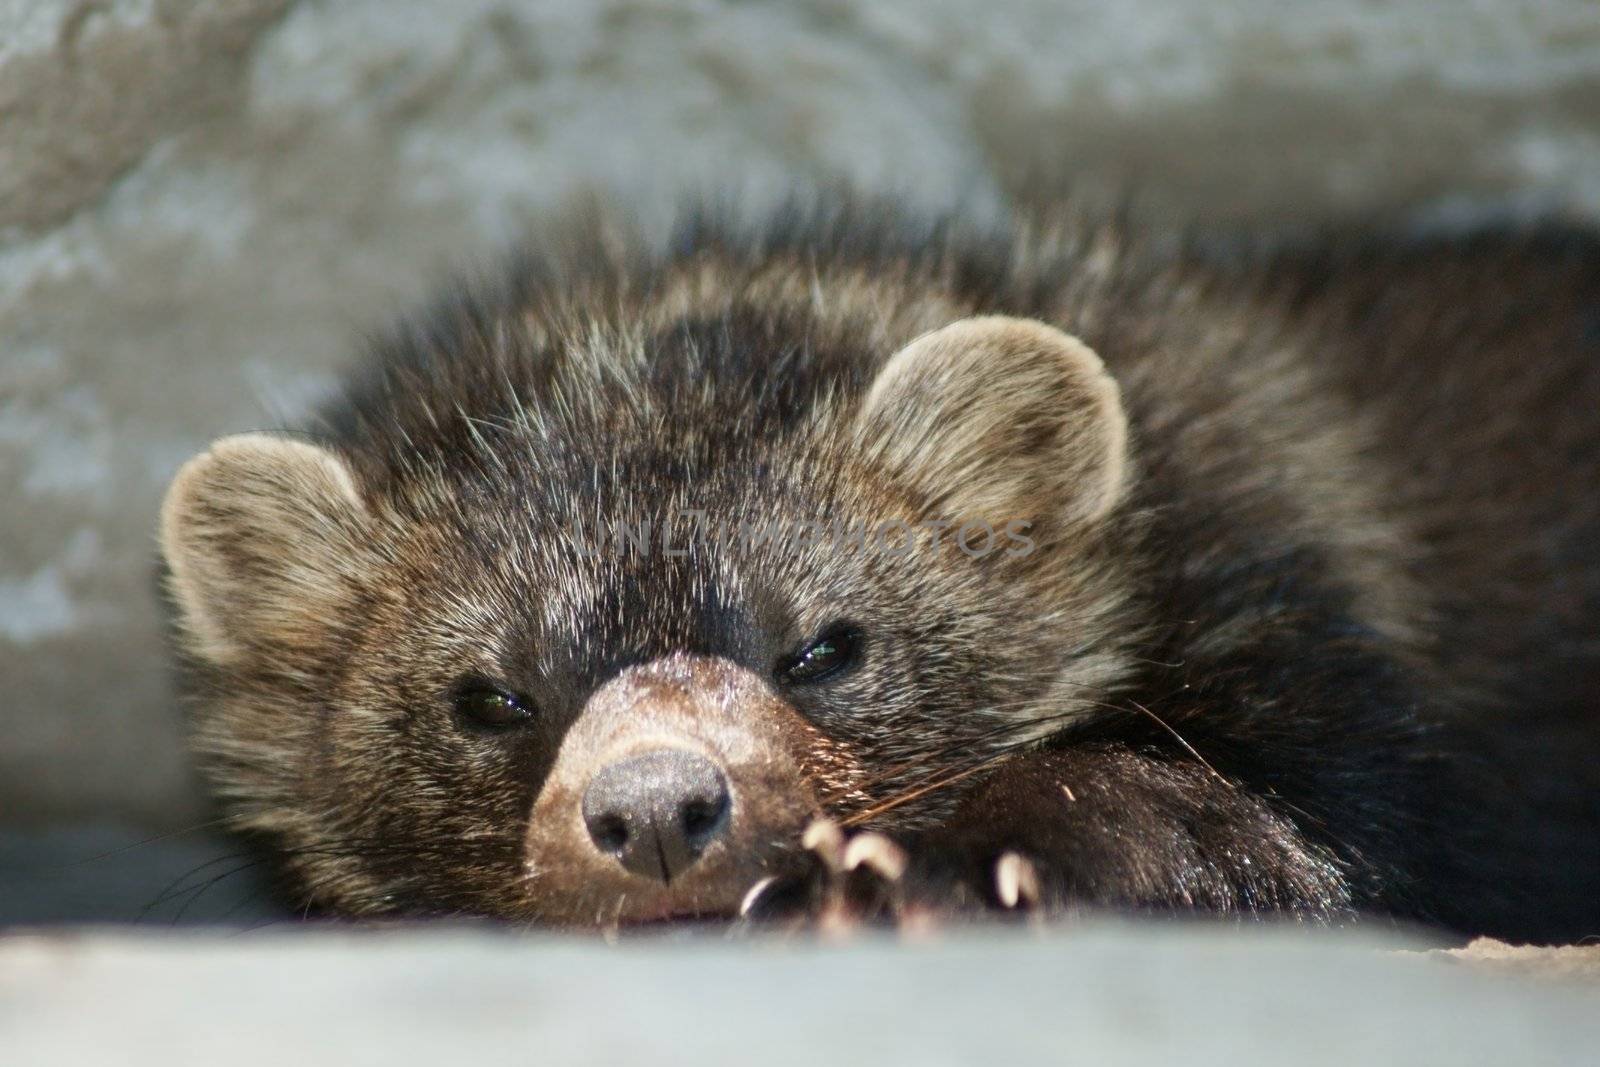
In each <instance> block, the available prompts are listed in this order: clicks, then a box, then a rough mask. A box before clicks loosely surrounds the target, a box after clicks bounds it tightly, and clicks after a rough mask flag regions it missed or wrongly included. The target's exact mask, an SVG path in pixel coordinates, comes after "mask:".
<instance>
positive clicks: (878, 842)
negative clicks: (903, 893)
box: [844, 831, 910, 882]
mask: <svg viewBox="0 0 1600 1067" xmlns="http://www.w3.org/2000/svg"><path fill="white" fill-rule="evenodd" d="M909 862H910V860H909V857H907V856H906V850H905V849H903V848H901V847H900V846H899V845H897V844H895V843H894V842H893V841H891V840H889V839H888V838H887V837H885V836H883V835H882V834H875V833H872V832H870V831H869V832H867V833H861V834H857V835H856V836H855V837H852V838H851V839H850V843H849V844H848V845H846V846H845V850H844V867H845V870H847V871H853V870H856V869H857V868H858V867H866V868H867V869H868V870H871V871H873V872H875V873H876V874H878V876H879V877H881V878H883V879H884V880H886V881H890V882H898V881H899V880H900V876H901V875H903V874H905V873H906V866H907V864H908V863H909Z"/></svg>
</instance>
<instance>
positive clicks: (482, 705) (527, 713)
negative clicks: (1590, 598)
mask: <svg viewBox="0 0 1600 1067" xmlns="http://www.w3.org/2000/svg"><path fill="white" fill-rule="evenodd" d="M455 703H456V714H458V715H460V716H461V717H462V718H464V719H467V720H469V721H470V722H473V723H476V724H478V725H480V726H502V727H503V726H517V725H519V724H521V723H524V722H527V721H528V720H529V719H531V718H533V712H532V711H531V710H530V709H529V707H528V705H527V704H526V703H525V702H524V701H523V700H522V698H521V697H518V696H514V695H513V694H511V693H508V692H506V691H505V690H504V689H500V688H498V687H496V686H492V685H488V684H485V683H483V682H468V683H465V684H463V685H462V686H461V687H460V688H459V689H457V690H456V696H455Z"/></svg>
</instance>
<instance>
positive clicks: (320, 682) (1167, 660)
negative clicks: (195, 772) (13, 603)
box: [161, 206, 1600, 939]
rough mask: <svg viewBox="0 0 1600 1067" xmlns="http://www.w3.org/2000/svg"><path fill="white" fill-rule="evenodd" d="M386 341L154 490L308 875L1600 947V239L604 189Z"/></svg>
mask: <svg viewBox="0 0 1600 1067" xmlns="http://www.w3.org/2000/svg"><path fill="white" fill-rule="evenodd" d="M585 234H586V235H585ZM377 347H378V351H376V352H375V353H374V354H373V355H372V357H371V359H370V360H369V361H368V362H367V364H366V365H365V366H364V367H363V369H362V370H361V372H360V373H359V374H357V375H355V376H353V377H352V379H351V381H350V383H349V385H348V388H347V390H346V391H345V392H344V394H343V395H342V396H341V397H340V399H339V400H338V401H337V402H336V403H335V404H333V405H332V406H330V407H329V409H328V410H327V411H326V412H325V413H324V414H323V416H322V417H321V418H319V419H318V420H316V421H315V422H314V423H313V424H312V425H310V426H308V427H307V428H306V429H305V430H304V431H302V432H299V433H293V434H288V433H283V434H259V433H258V434H247V435H241V436H235V437H229V438H224V439H222V440H220V441H218V442H216V443H215V444H214V445H213V446H212V447H211V448H210V449H209V450H208V451H207V452H205V453H204V454H202V455H200V456H198V457H197V458H195V459H194V460H192V461H191V462H190V463H189V464H188V465H187V466H186V467H185V468H184V469H183V470H182V472H181V473H180V474H179V475H178V477H177V479H176V480H175V481H174V483H173V485H172V488H171V490H170V492H169V495H168V497H167V500H166V503H165V506H164V511H163V515H162V526H161V539H162V546H163V550H164V554H165V560H166V563H167V567H168V578H169V588H170V592H171V595H172V598H173V601H174V602H175V604H176V608H177V621H178V626H177V630H178V634H179V639H180V645H181V649H182V652H183V656H184V659H185V662H186V663H187V665H188V667H189V672H188V674H189V677H190V678H191V681H192V685H191V690H192V694H193V697H194V711H193V715H194V744H195V748H196V751H197V753H198V755H199V758H200V759H201V761H202V764H203V766H204V768H205V770H206V772H207V774H208V775H209V778H210V780H211V781H212V782H213V783H214V785H215V788H216V791H217V793H218V796H219V798H220V800H221V802H222V803H223V805H224V806H225V809H226V810H227V812H228V813H229V815H230V817H231V818H232V820H233V821H234V823H235V824H236V825H237V826H238V827H239V828H240V829H242V830H245V831H247V832H249V833H252V834H254V835H257V836H259V837H260V838H262V839H264V840H265V841H267V842H268V843H269V845H270V847H271V848H273V849H274V850H275V851H276V852H277V853H278V854H279V855H280V856H281V857H282V860H283V864H284V867H285V869H286V871H287V872H288V874H289V876H290V877H291V879H292V881H293V884H294V885H295V887H296V892H298V893H299V894H301V896H300V901H301V902H302V903H304V904H306V905H308V906H315V907H319V908H322V909H325V910H327V911H331V912H334V913H338V914H346V915H357V916H364V915H395V914H399V915H441V914H473V915H488V916H497V917H503V918H506V919H511V920H517V921H531V922H537V923H546V924H554V925H562V926H569V927H594V926H598V927H609V926H617V925H629V924H636V923H644V922H655V921H662V920H687V919H694V920H699V921H718V920H724V919H734V918H736V917H739V916H741V915H743V916H744V917H745V918H746V919H755V918H760V917H766V918H781V919H785V920H789V921H799V922H825V921H830V919H839V918H844V919H846V920H865V921H872V920H884V921H889V922H902V923H909V922H912V921H920V920H922V919H931V920H933V921H940V920H945V919H954V918H962V917H971V916H977V915H985V914H994V915H1008V914H1016V913H1018V912H1029V913H1032V914H1038V915H1045V916H1053V915H1064V914H1073V913H1077V912H1081V911H1099V910H1107V909H1109V910H1115V911H1134V912H1143V913H1150V912H1153V913H1159V914H1174V913H1177V914H1192V913H1221V914H1228V915H1282V916H1289V917H1293V918H1299V919H1306V920H1312V921H1329V922H1338V921H1343V920H1346V919H1348V918H1351V917H1353V916H1359V915H1368V916H1383V917H1387V918H1392V919H1399V920H1405V921H1417V922H1424V923H1430V924H1436V925H1439V926H1443V927H1445V928H1449V929H1452V930H1456V931H1459V932H1463V933H1490V934H1497V935H1500V936H1503V937H1511V938H1530V939H1567V938H1574V937H1579V936H1582V935H1584V934H1595V933H1600V789H1597V783H1600V774H1597V772H1596V769H1595V768H1596V766H1597V764H1596V762H1595V761H1596V757H1597V756H1600V745H1597V743H1596V741H1597V738H1600V492H1597V475H1600V243H1597V242H1596V241H1595V240H1594V239H1593V238H1591V237H1589V236H1587V235H1584V234H1581V233H1570V232H1554V231H1545V230H1540V231H1536V232H1495V233H1480V234H1473V235H1466V236H1459V235H1458V236H1441V237H1431V238H1430V237H1417V236H1411V237H1379V236H1371V235H1367V236H1347V237H1342V238H1338V239H1334V240H1331V241H1326V242H1304V241H1303V242H1300V243H1297V244H1292V245H1274V244H1272V243H1270V242H1265V241H1251V240H1229V241H1212V242H1207V241H1200V240H1166V239H1163V238H1161V237H1160V236H1158V235H1149V234H1145V233H1142V232H1140V231H1139V230H1138V229H1137V228H1130V227H1128V226H1126V225H1122V224H1119V223H1116V222H1114V221H1105V220H1096V219H1093V218H1083V217H1078V216H1072V215H1069V214H1065V213H1064V214H1062V215H1061V216H1060V217H1057V218H1054V219H1041V220H1039V221H1036V222H1034V223H1029V224H1018V225H1017V226H1015V227H1014V228H1011V229H1007V230H1005V231H1003V232H995V233H982V234H973V233H963V232H961V228H960V227H959V226H954V225H948V224H935V225H927V226H919V225H917V224H915V223H912V222H907V221H905V220H897V219H894V218H893V212H890V211H885V210H882V209H881V208H880V207H878V206H874V207H873V208H871V209H856V208H849V207H844V208H839V209H836V210H818V211H809V212H794V213H789V214H786V215H782V216H780V217H778V218H776V219H774V220H773V221H770V222H768V223H766V224H764V225H761V224H757V225H726V226H724V225H720V224H717V223H715V222H708V221H704V220H701V221H699V222H696V223H693V224H690V225H689V226H687V227H686V228H685V229H684V230H683V232H681V233H680V235H679V237H678V239H676V240H675V241H674V242H673V243H672V244H671V246H670V247H669V248H668V249H666V250H664V251H663V250H659V249H658V250H651V249H648V248H646V247H644V246H643V245H642V244H641V243H639V242H634V241H632V240H630V239H628V238H626V237H619V236H617V233H616V232H615V231H613V230H610V229H607V228H606V227H604V226H597V227H593V228H590V229H588V230H585V231H584V233H581V234H579V235H578V236H576V237H572V238H569V239H567V240H565V241H564V242H555V241H553V242H551V243H550V244H549V245H545V246H541V247H538V248H536V249H534V250H532V251H529V252H528V253H527V254H526V255H524V256H523V257H522V258H521V259H519V260H518V262H517V263H515V264H514V265H513V266H512V267H511V268H509V269H508V270H507V272H506V275H505V277H504V278H503V280H502V281H501V282H500V283H498V284H492V285H489V286H480V287H471V288H468V289H466V290H464V291H462V292H461V293H459V294H458V295H457V296H456V297H454V298H453V299H450V300H448V301H446V302H445V303H443V304H442V305H441V306H439V307H438V308H436V309H435V310H434V311H433V313H432V314H431V315H430V316H428V317H424V318H421V319H419V320H418V322H417V323H416V324H415V325H413V326H411V327H408V328H406V329H403V330H400V331H397V332H396V333H395V334H394V335H393V336H392V337H391V338H390V339H388V340H387V341H386V342H384V343H382V344H380V345H379V346H377Z"/></svg>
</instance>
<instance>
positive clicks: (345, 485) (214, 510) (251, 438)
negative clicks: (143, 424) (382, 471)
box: [161, 433, 368, 665]
mask: <svg viewBox="0 0 1600 1067" xmlns="http://www.w3.org/2000/svg"><path fill="white" fill-rule="evenodd" d="M367 524H368V512H367V509H366V506H365V505H364V504H363V503H362V500H361V495H360V493H359V492H358V491H357V489H356V484H355V479H354V477H353V476H352V474H351V471H350V468H349V466H348V465H347V464H346V463H345V461H344V460H343V459H341V458H340V457H339V456H337V455H335V454H334V453H333V452H330V451H328V450H327V449H324V448H319V447H318V446H316V445H313V444H308V443H306V442H304V441H298V440H293V439H290V438H286V437H278V436H274V435H271V434H262V433H250V434H239V435H236V436H233V437H224V438H222V439H220V440H218V441H216V442H214V443H213V444H212V445H211V447H210V448H209V449H207V450H206V451H205V452H202V453H201V454H200V455H198V456H196V457H195V458H193V459H191V460H190V461H189V462H188V463H186V464H184V466H183V468H182V469H181V470H179V471H178V475H177V477H176V478H174V479H173V481H172V485H171V487H170V488H169V489H168V490H167V497H166V500H165V502H164V503H163V504H162V506H161V551H162V554H163V556H164V557H165V558H166V563H167V571H168V588H169V590H170V592H171V595H172V598H173V600H174V601H175V602H176V604H177V607H178V612H179V616H180V624H181V625H182V627H183V630H184V632H185V634H186V635H187V637H188V644H189V647H190V648H191V649H192V650H193V651H194V652H195V653H196V654H197V655H199V656H200V657H201V658H202V659H204V660H206V661H208V662H211V663H213V664H217V665H225V664H229V663H233V662H237V661H238V660H240V659H241V658H243V657H244V656H246V655H247V654H250V653H252V652H257V651H259V652H263V653H266V654H269V655H270V654H281V653H283V652H285V651H291V650H294V649H296V648H298V647H299V646H302V645H306V644H308V643H310V642H312V641H314V640H315V639H316V636H317V635H316V634H315V633H314V632H313V631H314V630H315V629H316V628H315V626H314V625H308V624H309V623H311V622H313V620H316V619H319V618H327V617H329V613H331V612H333V611H335V610H337V608H338V606H339V603H340V601H341V599H342V598H344V597H346V596H348V594H349V592H350V575H351V573H352V567H353V565H354V564H355V563H356V562H357V560H358V559H359V558H360V557H361V556H362V555H363V554H364V549H363V545H364V544H365V543H366V538H364V537H363V530H364V529H365V528H366V527H367Z"/></svg>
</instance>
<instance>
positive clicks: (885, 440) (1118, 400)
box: [857, 315, 1128, 526]
mask: <svg viewBox="0 0 1600 1067" xmlns="http://www.w3.org/2000/svg"><path fill="white" fill-rule="evenodd" d="M857 430H858V432H859V434H860V435H861V442H862V444H863V446H864V447H865V448H866V449H868V450H869V451H870V453H871V454H872V455H875V456H877V457H879V459H880V462H882V463H884V464H885V465H887V467H888V468H889V470H890V473H891V476H892V477H894V478H896V479H898V480H899V481H900V483H901V484H902V485H904V486H905V487H906V488H908V489H910V490H912V491H913V492H915V493H918V494H919V495H921V497H922V498H923V499H924V500H925V501H926V508H927V511H928V513H930V514H937V515H938V516H939V517H941V518H949V519H962V518H973V519H976V518H982V519H986V520H988V521H990V522H994V521H996V520H1000V521H1006V520H1011V519H1024V520H1028V521H1033V522H1039V523H1041V524H1045V525H1047V526H1056V525H1057V524H1076V523H1092V522H1096V521H1098V520H1100V519H1102V518H1104V517H1105V516H1106V515H1107V514H1108V513H1109V512H1110V511H1111V510H1112V509H1113V508H1114V507H1116V505H1117V504H1118V503H1119V502H1120V501H1121V499H1122V497H1123V493H1124V489H1125V486H1124V479H1125V477H1126V474H1127V466H1128V463H1127V439H1128V421H1127V416H1126V415H1125V414H1124V413H1123V410H1122V394H1121V391H1120V390H1119V389H1118V388H1117V383H1116V382H1115V381H1114V380H1113V379H1112V377H1111V376H1110V375H1109V374H1108V373H1106V369H1105V365H1104V364H1103V363H1102V362H1101V361H1100V357H1099V356H1097V355H1095V353H1094V351H1093V350H1092V349H1090V348H1089V346H1088V345H1086V344H1084V343H1083V342H1082V341H1080V340H1078V339H1077V338H1076V337H1073V336H1071V335H1070V334H1066V333H1063V332H1062V331H1060V330H1058V329H1056V328H1055V327H1054V326H1048V325H1046V324H1045V323H1042V322H1039V321H1037V320H1035V319H1019V318H1011V317H1009V316H1004V315H989V316H982V317H978V318H970V319H962V320H961V321H959V322H954V323H951V324H950V325H949V326H945V327H943V328H941V329H938V330H934V331H933V332H931V333H926V334H923V335H922V336H921V337H918V338H917V339H916V340H914V341H912V342H911V343H910V344H908V345H906V347H904V348H902V349H901V350H900V351H899V352H897V353H895V354H894V356H892V357H891V358H890V359H889V361H888V363H886V364H885V365H884V367H883V369H882V370H881V371H880V372H879V374H878V377H877V379H876V380H875V381H874V382H873V384H872V387H871V389H870V391H869V392H868V393H867V397H866V401H865V403H864V404H863V406H862V409H861V411H860V414H859V415H858V417H857Z"/></svg>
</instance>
